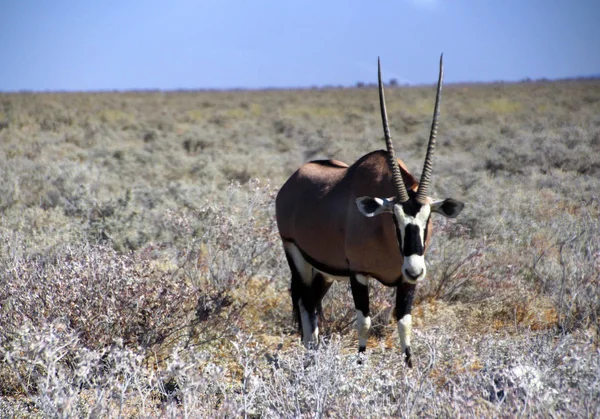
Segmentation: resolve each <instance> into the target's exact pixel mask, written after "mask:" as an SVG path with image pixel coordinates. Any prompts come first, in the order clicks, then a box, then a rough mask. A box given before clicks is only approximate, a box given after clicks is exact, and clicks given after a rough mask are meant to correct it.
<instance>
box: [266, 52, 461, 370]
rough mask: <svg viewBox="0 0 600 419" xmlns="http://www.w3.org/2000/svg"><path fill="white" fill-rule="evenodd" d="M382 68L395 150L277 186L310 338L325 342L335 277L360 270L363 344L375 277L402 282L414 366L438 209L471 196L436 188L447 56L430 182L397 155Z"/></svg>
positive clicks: (302, 320) (320, 165)
mask: <svg viewBox="0 0 600 419" xmlns="http://www.w3.org/2000/svg"><path fill="white" fill-rule="evenodd" d="M377 67H378V80H379V104H380V107H381V119H382V122H383V132H384V136H385V142H386V146H387V151H384V150H378V151H373V152H371V153H369V154H367V155H365V156H363V157H361V158H360V159H358V161H357V162H356V163H354V164H353V165H351V166H348V165H347V164H345V163H343V162H341V161H339V160H319V161H312V162H309V163H306V164H305V165H303V166H302V167H300V169H298V170H297V171H296V172H295V173H294V174H293V175H292V176H291V177H290V178H289V179H288V181H287V182H286V183H285V184H284V185H283V187H282V188H281V190H280V191H279V193H278V194H277V199H276V216H277V226H278V228H279V234H280V236H281V239H282V241H283V246H284V250H285V255H286V257H287V261H288V263H289V265H290V270H291V273H292V283H291V294H292V302H293V308H294V314H295V318H296V320H297V322H298V323H299V328H300V333H301V334H302V340H303V342H304V344H305V345H306V346H307V347H310V346H312V345H316V344H317V343H318V339H319V327H318V321H317V313H318V310H320V307H321V300H322V299H323V297H324V295H325V293H326V292H327V290H328V289H329V287H330V286H331V284H332V282H333V280H334V279H342V278H350V287H351V290H352V296H353V298H354V306H355V308H356V316H357V330H358V351H359V353H361V352H364V351H365V350H366V347H367V338H368V334H369V328H370V326H371V318H370V317H369V287H368V280H369V278H375V279H377V280H378V281H379V282H381V283H382V284H384V285H386V286H390V287H396V290H397V291H396V320H397V321H398V334H399V337H400V344H401V348H402V352H403V354H404V358H405V361H406V363H407V365H408V366H409V367H412V362H411V350H410V338H411V329H412V317H411V309H412V303H413V300H414V297H415V289H416V286H417V284H418V283H419V282H421V281H422V280H423V279H424V278H425V273H426V266H425V252H426V250H427V247H428V245H429V242H430V240H431V235H432V222H431V214H432V213H433V212H437V213H438V214H441V215H443V216H445V217H450V218H454V217H456V216H457V215H458V214H459V213H460V211H461V210H462V209H463V207H464V204H463V203H461V202H458V201H456V200H454V199H450V198H449V199H445V200H442V201H434V200H433V199H431V198H430V197H429V196H428V195H427V193H428V189H429V184H430V182H431V171H432V162H433V153H434V150H435V142H436V136H437V128H438V118H439V113H440V97H441V93H442V79H443V55H442V56H440V70H439V77H438V84H437V93H436V98H435V108H434V112H433V121H432V124H431V132H430V135H429V143H428V145H427V154H426V156H425V163H424V165H423V172H422V175H421V182H420V183H419V182H417V181H416V179H415V178H414V177H413V175H411V174H410V173H409V172H408V170H407V168H406V166H405V165H404V163H403V162H402V161H401V160H400V159H397V158H396V156H395V153H394V146H393V144H392V139H391V137H390V131H389V125H388V119H387V111H386V106H385V95H384V91H383V84H382V82H381V65H380V62H379V59H378V60H377Z"/></svg>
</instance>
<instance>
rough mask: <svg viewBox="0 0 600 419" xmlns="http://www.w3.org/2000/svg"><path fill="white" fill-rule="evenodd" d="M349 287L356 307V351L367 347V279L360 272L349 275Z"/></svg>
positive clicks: (368, 322) (368, 320) (369, 326)
mask: <svg viewBox="0 0 600 419" xmlns="http://www.w3.org/2000/svg"><path fill="white" fill-rule="evenodd" d="M350 287H351V288H352V297H353V298H354V308H356V330H357V331H358V352H364V351H365V350H366V349H367V339H369V329H370V328H371V317H370V316H369V279H368V278H367V277H366V276H364V275H360V274H356V275H352V277H350Z"/></svg>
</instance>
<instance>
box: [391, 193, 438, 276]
mask: <svg viewBox="0 0 600 419" xmlns="http://www.w3.org/2000/svg"><path fill="white" fill-rule="evenodd" d="M394 214H395V215H396V219H397V220H398V228H399V230H400V236H401V238H402V243H401V244H400V245H401V246H403V247H404V235H405V234H406V232H405V230H406V226H408V225H409V224H412V225H416V226H418V227H419V237H420V239H421V244H422V245H423V246H425V229H426V228H427V223H428V222H429V216H430V215H431V207H430V206H429V205H422V206H421V209H420V210H419V212H418V213H417V214H416V216H414V217H411V216H410V215H407V214H405V213H404V209H403V208H402V205H394ZM403 251H404V250H403ZM426 272H427V269H426V268H425V257H424V255H410V256H405V257H404V263H403V264H402V276H403V277H404V280H405V281H407V282H409V283H411V284H416V283H417V282H418V281H421V280H423V279H424V278H425V274H426ZM415 274H418V276H417V277H416V278H414V275H415Z"/></svg>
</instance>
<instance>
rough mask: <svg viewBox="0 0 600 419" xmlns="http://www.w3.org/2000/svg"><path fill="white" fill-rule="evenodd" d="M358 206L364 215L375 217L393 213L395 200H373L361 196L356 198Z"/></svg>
mask: <svg viewBox="0 0 600 419" xmlns="http://www.w3.org/2000/svg"><path fill="white" fill-rule="evenodd" d="M356 206H357V207H358V210H359V211H360V212H361V214H362V215H364V216H366V217H373V216H375V215H378V214H381V213H382V212H392V211H393V208H394V198H390V199H386V198H373V197H370V196H361V197H360V198H356Z"/></svg>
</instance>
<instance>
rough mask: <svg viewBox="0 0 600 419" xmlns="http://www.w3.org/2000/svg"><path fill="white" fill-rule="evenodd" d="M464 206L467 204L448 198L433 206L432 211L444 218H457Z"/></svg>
mask: <svg viewBox="0 0 600 419" xmlns="http://www.w3.org/2000/svg"><path fill="white" fill-rule="evenodd" d="M464 206H465V204H463V203H462V202H459V201H457V200H455V199H452V198H448V199H444V200H443V201H436V202H434V203H433V204H431V211H433V212H437V213H438V214H442V215H443V216H444V217H448V218H455V217H456V216H457V215H458V214H460V212H461V211H462V209H463V208H464Z"/></svg>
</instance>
